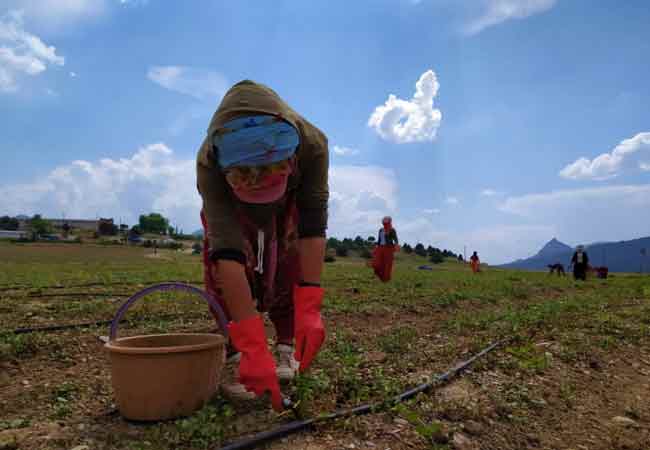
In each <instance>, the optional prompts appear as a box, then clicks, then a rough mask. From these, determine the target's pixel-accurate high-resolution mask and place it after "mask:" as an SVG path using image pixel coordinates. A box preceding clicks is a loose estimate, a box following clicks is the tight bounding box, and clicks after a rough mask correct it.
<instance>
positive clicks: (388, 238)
mask: <svg viewBox="0 0 650 450" xmlns="http://www.w3.org/2000/svg"><path fill="white" fill-rule="evenodd" d="M381 223H382V225H383V226H382V228H380V229H379V233H378V235H377V246H376V247H375V250H374V251H373V261H372V268H373V269H374V270H375V275H377V277H378V278H379V279H380V280H381V281H383V282H384V283H386V282H388V281H390V278H391V274H392V272H393V258H394V253H395V252H396V251H399V246H398V244H399V241H398V240H397V231H395V228H393V220H392V219H391V218H390V217H389V216H386V217H384V218H383V219H382V221H381Z"/></svg>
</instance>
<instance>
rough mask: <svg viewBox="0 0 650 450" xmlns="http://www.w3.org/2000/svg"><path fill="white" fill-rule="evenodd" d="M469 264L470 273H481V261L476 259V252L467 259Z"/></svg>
mask: <svg viewBox="0 0 650 450" xmlns="http://www.w3.org/2000/svg"><path fill="white" fill-rule="evenodd" d="M469 264H470V265H471V266H472V272H474V273H477V272H480V271H481V260H480V259H479V258H478V254H477V253H476V252H474V253H473V254H472V256H471V257H470V258H469Z"/></svg>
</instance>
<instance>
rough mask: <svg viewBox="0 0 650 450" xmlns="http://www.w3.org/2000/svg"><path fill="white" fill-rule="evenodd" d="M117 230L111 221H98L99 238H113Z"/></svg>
mask: <svg viewBox="0 0 650 450" xmlns="http://www.w3.org/2000/svg"><path fill="white" fill-rule="evenodd" d="M118 230H119V228H118V227H117V225H115V224H114V223H113V219H99V225H98V226H97V232H98V233H99V235H100V236H115V235H116V234H117V232H118Z"/></svg>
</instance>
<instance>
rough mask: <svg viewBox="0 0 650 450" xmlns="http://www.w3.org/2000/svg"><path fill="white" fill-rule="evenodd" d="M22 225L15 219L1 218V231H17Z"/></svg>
mask: <svg viewBox="0 0 650 450" xmlns="http://www.w3.org/2000/svg"><path fill="white" fill-rule="evenodd" d="M19 225H20V223H19V222H18V219H16V218H15V217H9V216H2V217H0V230H11V231H15V230H17V229H18V226H19Z"/></svg>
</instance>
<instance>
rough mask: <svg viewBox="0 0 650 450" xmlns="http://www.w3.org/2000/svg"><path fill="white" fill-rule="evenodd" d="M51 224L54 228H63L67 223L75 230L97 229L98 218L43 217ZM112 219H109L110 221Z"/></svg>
mask: <svg viewBox="0 0 650 450" xmlns="http://www.w3.org/2000/svg"><path fill="white" fill-rule="evenodd" d="M45 220H47V221H48V222H50V223H51V224H52V227H54V228H55V229H63V226H64V225H65V224H66V223H67V224H68V225H69V226H70V228H72V229H75V230H86V231H97V230H98V229H99V223H100V222H99V220H96V219H92V220H91V219H45ZM112 221H113V219H111V223H112Z"/></svg>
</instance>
